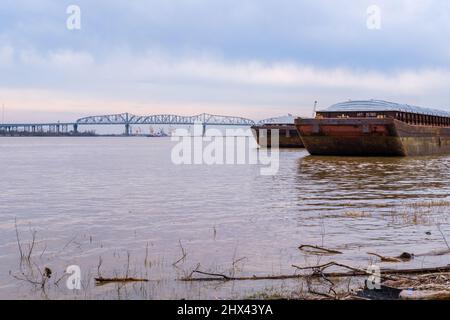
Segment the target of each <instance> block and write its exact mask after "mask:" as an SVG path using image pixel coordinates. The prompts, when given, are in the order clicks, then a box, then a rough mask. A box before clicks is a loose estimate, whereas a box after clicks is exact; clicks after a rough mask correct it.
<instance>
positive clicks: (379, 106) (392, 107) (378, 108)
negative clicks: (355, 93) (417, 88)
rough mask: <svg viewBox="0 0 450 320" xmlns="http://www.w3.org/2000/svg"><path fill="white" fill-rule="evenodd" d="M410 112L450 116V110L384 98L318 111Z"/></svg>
mask: <svg viewBox="0 0 450 320" xmlns="http://www.w3.org/2000/svg"><path fill="white" fill-rule="evenodd" d="M383 111H396V112H409V113H417V114H424V115H430V116H439V117H450V112H449V111H444V110H439V109H431V108H423V107H417V106H411V105H409V104H399V103H394V102H388V101H383V100H360V101H348V102H341V103H337V104H334V105H332V106H331V107H329V108H328V109H325V110H321V111H318V112H383Z"/></svg>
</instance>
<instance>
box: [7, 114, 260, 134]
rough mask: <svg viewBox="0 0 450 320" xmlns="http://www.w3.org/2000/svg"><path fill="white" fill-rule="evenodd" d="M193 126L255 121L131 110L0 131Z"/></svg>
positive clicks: (9, 126) (10, 126)
mask: <svg viewBox="0 0 450 320" xmlns="http://www.w3.org/2000/svg"><path fill="white" fill-rule="evenodd" d="M156 124H160V125H194V124H201V125H202V126H203V129H204V130H205V128H206V126H211V125H215V126H252V125H255V122H254V121H253V120H250V119H246V118H242V117H234V116H220V115H213V114H208V113H202V114H200V115H195V116H178V115H171V114H160V115H152V116H137V115H134V114H131V113H121V114H112V115H100V116H90V117H84V118H80V119H78V120H77V121H75V122H64V123H60V122H54V123H8V124H5V123H4V124H0V133H14V132H28V133H32V134H33V133H41V132H49V133H55V134H64V133H70V132H74V133H77V132H78V128H79V126H80V125H123V126H124V127H125V135H130V134H131V125H156Z"/></svg>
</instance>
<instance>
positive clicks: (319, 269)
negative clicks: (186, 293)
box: [180, 262, 450, 282]
mask: <svg viewBox="0 0 450 320" xmlns="http://www.w3.org/2000/svg"><path fill="white" fill-rule="evenodd" d="M332 266H335V267H342V268H345V269H349V270H351V271H350V272H323V270H325V269H326V268H329V267H332ZM293 267H294V268H296V269H297V270H313V271H314V270H315V271H316V272H314V273H313V274H309V275H306V274H290V275H272V276H269V275H268V276H250V277H229V276H227V275H224V274H219V273H208V272H203V271H198V270H194V272H193V274H196V273H197V274H201V275H206V276H209V277H202V278H194V277H192V276H190V277H186V278H182V279H180V281H186V282H195V281H206V282H208V281H259V280H287V279H305V278H310V277H322V278H323V277H325V278H348V277H362V276H368V275H373V274H372V273H370V272H368V271H366V270H363V269H359V268H355V267H351V266H347V265H344V264H340V263H336V262H330V263H327V264H323V265H319V266H313V267H299V266H295V265H293ZM436 272H450V265H448V266H444V267H438V268H422V269H381V278H382V279H385V280H394V279H395V278H393V277H389V276H404V275H419V274H428V273H436Z"/></svg>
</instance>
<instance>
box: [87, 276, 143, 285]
mask: <svg viewBox="0 0 450 320" xmlns="http://www.w3.org/2000/svg"><path fill="white" fill-rule="evenodd" d="M95 281H96V283H97V285H103V284H107V283H113V282H117V283H127V282H148V281H149V280H148V279H140V278H128V277H125V278H103V277H100V278H95Z"/></svg>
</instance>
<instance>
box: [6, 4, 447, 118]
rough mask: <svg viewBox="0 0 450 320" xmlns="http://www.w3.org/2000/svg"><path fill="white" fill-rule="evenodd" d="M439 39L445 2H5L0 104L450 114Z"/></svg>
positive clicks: (45, 113) (142, 110)
mask: <svg viewBox="0 0 450 320" xmlns="http://www.w3.org/2000/svg"><path fill="white" fill-rule="evenodd" d="M72 4H75V5H78V6H79V7H80V8H81V29H80V30H69V29H67V26H66V20H67V18H68V17H69V15H68V14H67V13H66V10H67V7H68V6H69V5H72ZM370 5H377V6H379V8H380V9H381V29H375V30H373V29H369V28H368V27H367V19H368V18H369V16H368V14H367V8H368V7H369V6H370ZM449 42H450V2H449V1H447V0H389V1H377V0H375V1H374V0H371V1H365V0H362V1H355V0H353V1H350V0H329V1H326V0H310V1H308V0H303V1H302V0H297V1H295V0H281V1H280V0H236V1H234V0H155V1H144V0H141V1H137V0H135V1H133V0H127V1H125V0H122V1H115V0H108V1H103V0H98V1H92V0H80V1H76V0H73V1H61V0H54V1H50V0H28V1H26V0H1V2H0V103H4V104H5V110H6V112H5V115H6V120H7V121H29V120H75V118H76V117H78V116H84V115H91V114H103V113H120V112H126V111H128V112H132V113H135V114H141V115H147V114H156V113H176V114H183V115H191V114H197V113H202V112H209V113H216V114H225V115H237V116H246V117H250V118H253V119H256V120H257V119H261V118H266V117H272V116H279V115H284V114H287V113H292V114H294V115H301V116H307V115H311V113H312V106H313V104H314V101H315V100H318V101H319V106H320V107H323V108H324V107H327V106H328V105H330V104H332V103H335V102H339V101H343V100H347V99H371V98H376V99H385V100H393V101H396V102H403V103H409V104H417V105H423V106H430V107H435V108H442V109H447V110H450V43H449Z"/></svg>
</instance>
